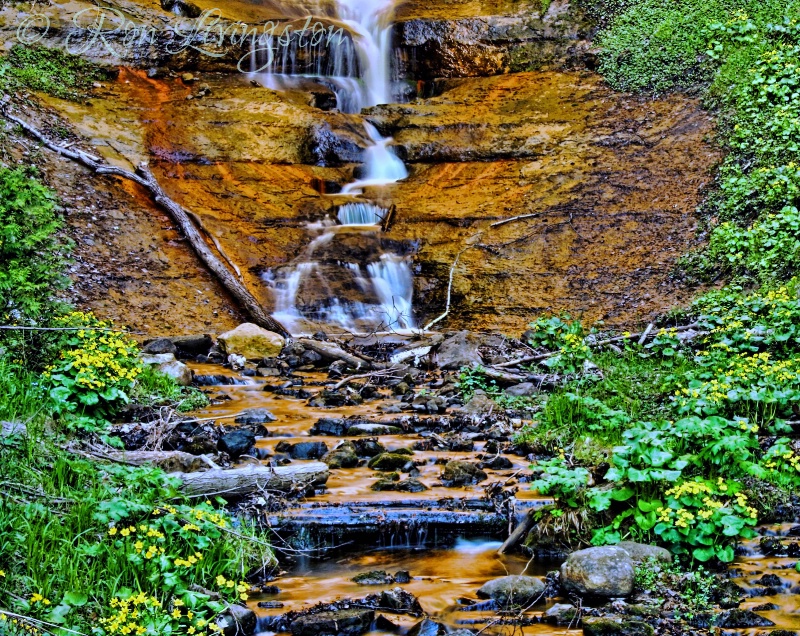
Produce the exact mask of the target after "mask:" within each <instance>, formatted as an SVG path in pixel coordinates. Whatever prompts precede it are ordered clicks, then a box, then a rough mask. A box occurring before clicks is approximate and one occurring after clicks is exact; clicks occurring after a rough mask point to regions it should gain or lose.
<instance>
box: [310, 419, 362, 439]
mask: <svg viewBox="0 0 800 636" xmlns="http://www.w3.org/2000/svg"><path fill="white" fill-rule="evenodd" d="M350 426H352V421H348V420H345V419H342V418H338V417H321V418H320V419H318V420H317V422H316V424H314V426H312V427H311V434H312V435H333V436H334V437H344V434H345V433H346V432H347V429H348V428H350Z"/></svg>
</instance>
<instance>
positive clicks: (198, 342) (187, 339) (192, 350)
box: [170, 334, 214, 356]
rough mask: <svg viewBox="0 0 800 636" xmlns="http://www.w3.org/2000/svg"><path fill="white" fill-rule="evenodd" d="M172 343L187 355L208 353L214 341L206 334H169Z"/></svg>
mask: <svg viewBox="0 0 800 636" xmlns="http://www.w3.org/2000/svg"><path fill="white" fill-rule="evenodd" d="M170 340H171V341H172V344H174V345H175V347H176V348H177V349H178V351H180V352H181V353H185V354H188V355H193V356H198V355H208V352H209V351H211V346H212V345H213V344H214V341H213V340H212V339H211V336H209V335H208V334H203V335H200V336H171V337H170Z"/></svg>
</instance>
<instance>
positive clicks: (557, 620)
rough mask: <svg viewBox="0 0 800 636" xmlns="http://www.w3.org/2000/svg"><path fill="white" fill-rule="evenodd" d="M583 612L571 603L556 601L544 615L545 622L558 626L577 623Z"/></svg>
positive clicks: (543, 620)
mask: <svg viewBox="0 0 800 636" xmlns="http://www.w3.org/2000/svg"><path fill="white" fill-rule="evenodd" d="M580 616H581V613H580V611H578V608H577V607H575V606H574V605H571V604H570V603H556V604H555V605H553V606H552V607H550V608H548V609H547V611H546V612H545V613H544V614H543V615H542V622H543V623H551V624H553V625H556V626H558V627H567V626H569V625H573V626H574V625H576V624H577V622H578V620H580Z"/></svg>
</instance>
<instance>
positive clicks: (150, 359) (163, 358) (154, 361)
mask: <svg viewBox="0 0 800 636" xmlns="http://www.w3.org/2000/svg"><path fill="white" fill-rule="evenodd" d="M139 359H140V360H141V361H142V363H143V364H151V365H158V364H166V363H167V362H175V354H174V353H140V354H139Z"/></svg>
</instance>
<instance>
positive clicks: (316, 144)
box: [302, 122, 363, 166]
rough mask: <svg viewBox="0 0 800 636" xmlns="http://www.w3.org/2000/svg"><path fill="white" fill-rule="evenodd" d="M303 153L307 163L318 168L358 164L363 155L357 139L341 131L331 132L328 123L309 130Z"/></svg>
mask: <svg viewBox="0 0 800 636" xmlns="http://www.w3.org/2000/svg"><path fill="white" fill-rule="evenodd" d="M302 152H303V158H304V159H305V161H306V162H308V163H311V164H314V165H317V166H340V165H342V164H344V163H358V162H359V161H361V159H362V155H363V150H362V149H361V147H360V146H359V145H358V144H357V143H356V141H355V139H352V138H350V136H349V135H347V134H345V133H343V131H341V130H337V131H333V130H331V127H330V124H328V123H327V122H320V123H319V124H317V125H314V126H312V127H311V128H310V129H309V131H308V136H307V138H306V140H305V143H304V145H303V149H302Z"/></svg>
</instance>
